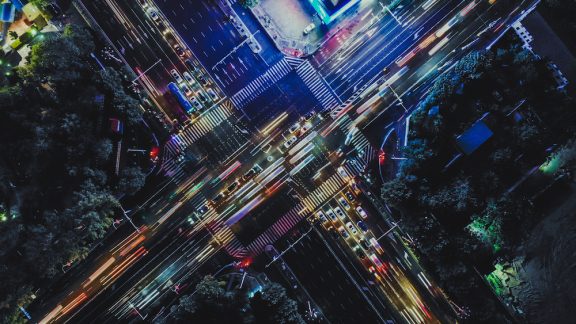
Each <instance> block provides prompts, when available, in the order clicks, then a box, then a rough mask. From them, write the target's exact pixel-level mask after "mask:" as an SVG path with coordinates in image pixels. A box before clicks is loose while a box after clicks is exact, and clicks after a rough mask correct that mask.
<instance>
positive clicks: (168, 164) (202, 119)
mask: <svg viewBox="0 0 576 324" xmlns="http://www.w3.org/2000/svg"><path fill="white" fill-rule="evenodd" d="M233 114H234V109H233V108H232V103H231V102H230V101H228V100H226V101H224V102H222V103H221V104H220V105H218V106H216V107H214V108H212V109H210V110H208V111H206V112H205V113H203V114H202V115H200V116H199V117H198V119H197V120H196V121H195V122H193V123H192V124H190V125H188V126H186V128H184V130H183V131H182V133H180V134H175V135H172V137H170V140H168V142H166V144H165V145H164V152H163V154H162V171H163V172H164V174H166V175H167V176H169V177H174V176H175V175H177V174H179V173H182V172H183V170H182V163H181V162H178V161H177V160H176V157H177V156H178V155H179V153H180V152H182V151H184V149H185V148H186V147H188V146H190V145H191V144H193V143H194V142H196V141H197V140H198V139H199V138H201V137H202V136H204V135H206V134H207V133H209V132H210V131H211V130H212V129H213V128H214V127H216V126H218V125H220V124H221V123H222V122H223V121H225V120H226V119H228V118H230V116H232V115H233Z"/></svg>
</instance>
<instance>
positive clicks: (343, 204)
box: [338, 197, 350, 210]
mask: <svg viewBox="0 0 576 324" xmlns="http://www.w3.org/2000/svg"><path fill="white" fill-rule="evenodd" d="M338 202H339V203H340V205H342V207H344V209H346V210H350V204H348V202H347V201H346V199H344V198H343V197H340V198H338Z"/></svg>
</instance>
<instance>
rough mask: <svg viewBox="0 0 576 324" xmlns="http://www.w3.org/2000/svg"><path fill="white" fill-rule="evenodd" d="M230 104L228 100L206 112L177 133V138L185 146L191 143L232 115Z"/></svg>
mask: <svg viewBox="0 0 576 324" xmlns="http://www.w3.org/2000/svg"><path fill="white" fill-rule="evenodd" d="M229 105H230V104H229V102H228V101H226V102H224V103H223V104H221V105H219V106H217V107H214V108H212V109H211V110H209V111H208V112H206V113H204V115H202V116H200V118H199V119H198V120H197V121H196V122H195V123H193V124H191V125H189V126H188V127H186V128H185V129H184V131H183V132H182V133H180V134H178V135H175V138H176V139H175V140H176V141H181V142H182V143H183V145H184V146H189V145H191V144H192V143H194V142H195V141H197V140H198V139H199V138H201V137H203V136H204V135H206V134H207V133H209V132H210V131H211V130H212V129H213V128H214V127H216V126H218V125H220V124H221V123H222V122H223V121H225V120H226V119H228V117H230V115H232V110H231V109H230V107H229Z"/></svg>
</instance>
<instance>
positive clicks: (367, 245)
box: [360, 240, 370, 250]
mask: <svg viewBox="0 0 576 324" xmlns="http://www.w3.org/2000/svg"><path fill="white" fill-rule="evenodd" d="M360 246H362V248H363V249H364V250H368V249H370V244H368V242H366V240H360Z"/></svg>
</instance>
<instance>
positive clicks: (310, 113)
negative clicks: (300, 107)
mask: <svg viewBox="0 0 576 324" xmlns="http://www.w3.org/2000/svg"><path fill="white" fill-rule="evenodd" d="M315 115H316V112H315V111H311V112H309V113H307V114H306V115H304V117H303V119H304V120H305V121H310V120H311V119H312V118H314V116H315Z"/></svg>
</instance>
